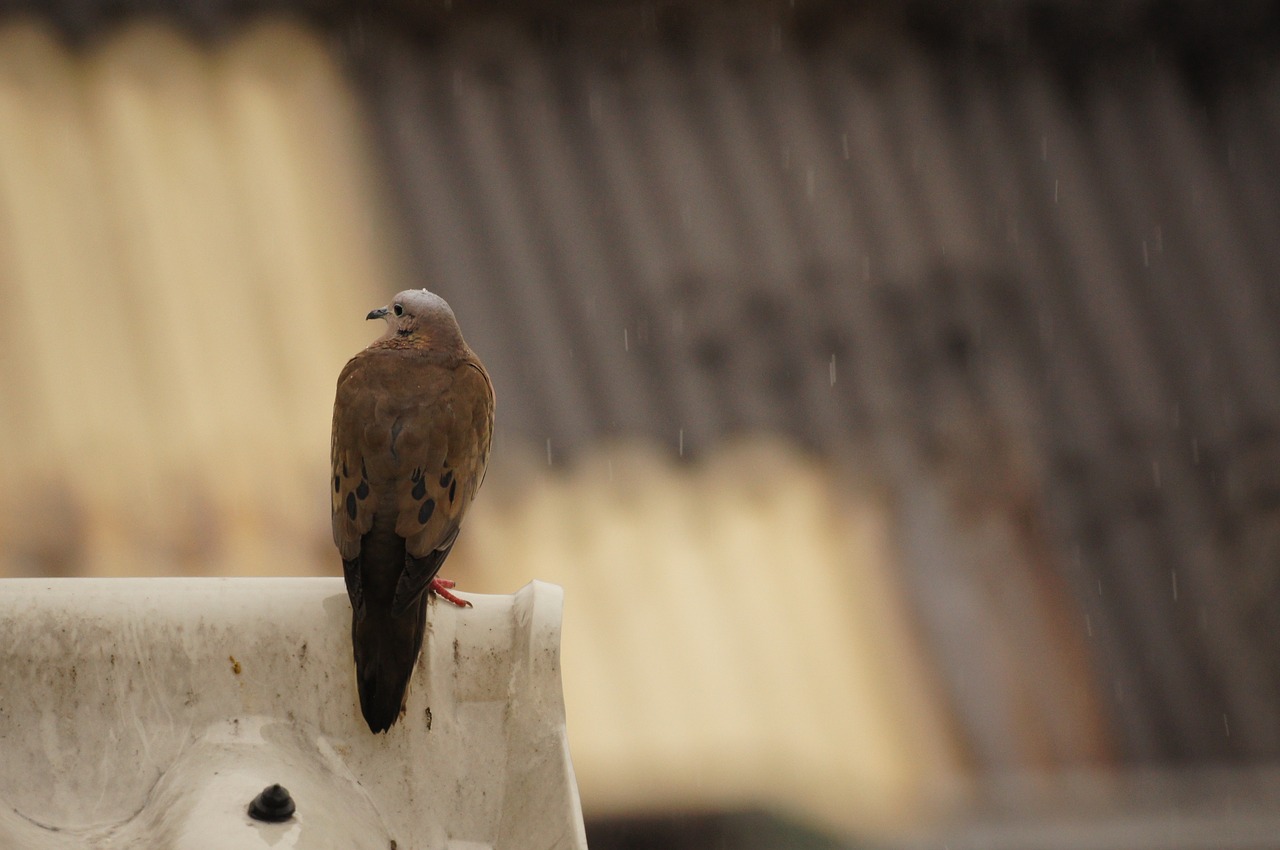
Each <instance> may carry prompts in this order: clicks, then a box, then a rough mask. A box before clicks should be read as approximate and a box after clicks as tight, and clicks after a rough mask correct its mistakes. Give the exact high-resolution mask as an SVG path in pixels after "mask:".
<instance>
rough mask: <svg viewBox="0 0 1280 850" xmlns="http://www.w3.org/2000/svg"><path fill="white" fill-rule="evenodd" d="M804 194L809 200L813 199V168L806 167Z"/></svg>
mask: <svg viewBox="0 0 1280 850" xmlns="http://www.w3.org/2000/svg"><path fill="white" fill-rule="evenodd" d="M804 194H805V197H807V198H808V199H809V200H811V201H812V200H813V169H812V168H806V169H805V171H804Z"/></svg>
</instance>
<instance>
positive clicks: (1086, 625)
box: [1084, 614, 1093, 637]
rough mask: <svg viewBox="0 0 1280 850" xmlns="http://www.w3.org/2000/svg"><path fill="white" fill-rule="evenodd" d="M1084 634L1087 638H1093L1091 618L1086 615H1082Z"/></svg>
mask: <svg viewBox="0 0 1280 850" xmlns="http://www.w3.org/2000/svg"><path fill="white" fill-rule="evenodd" d="M1084 633H1085V634H1086V635H1088V636H1089V637H1093V618H1091V617H1090V616H1089V615H1088V614H1085V615H1084Z"/></svg>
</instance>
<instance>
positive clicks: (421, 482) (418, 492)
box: [413, 478, 427, 499]
mask: <svg viewBox="0 0 1280 850" xmlns="http://www.w3.org/2000/svg"><path fill="white" fill-rule="evenodd" d="M425 495H427V479H425V478H419V479H418V483H417V484H414V485H413V498H415V499H421V498H422V497H423V496H425Z"/></svg>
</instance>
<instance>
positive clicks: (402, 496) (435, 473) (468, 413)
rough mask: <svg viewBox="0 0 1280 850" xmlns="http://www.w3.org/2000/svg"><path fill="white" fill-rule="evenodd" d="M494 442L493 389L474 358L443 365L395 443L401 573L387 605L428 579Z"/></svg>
mask: <svg viewBox="0 0 1280 850" xmlns="http://www.w3.org/2000/svg"><path fill="white" fill-rule="evenodd" d="M492 440H493V387H492V385H491V384H490V382H489V376H488V375H487V374H486V373H485V371H484V368H483V367H482V366H480V364H479V363H478V362H477V361H474V360H470V359H468V360H464V361H462V362H461V363H459V364H458V365H456V366H454V367H453V368H452V369H450V370H449V375H448V382H447V386H446V387H445V388H444V390H443V392H442V393H441V394H440V396H439V397H438V398H437V399H435V400H434V402H433V403H432V404H431V405H430V407H429V409H425V410H424V411H423V412H422V415H419V416H417V417H414V418H413V419H412V420H409V421H406V422H405V423H404V426H403V427H402V428H401V431H400V434H399V438H398V440H397V441H396V444H395V445H396V448H397V454H398V455H399V456H400V457H401V458H402V459H403V460H402V463H403V466H402V467H401V472H402V476H400V477H397V486H396V534H398V535H400V536H401V537H403V538H404V540H405V552H406V554H407V555H408V558H407V559H406V567H405V572H404V574H403V575H401V577H400V582H399V584H398V585H397V588H396V593H395V600H394V601H393V603H392V610H401V609H403V608H407V607H408V606H409V605H410V604H412V603H413V601H414V600H416V599H417V598H418V596H419V595H420V594H421V593H422V591H423V590H424V589H425V588H426V586H427V584H428V583H430V581H431V579H432V578H434V577H435V574H436V573H437V572H438V571H439V569H440V565H441V564H442V563H444V559H445V557H447V556H448V554H449V550H450V549H451V548H452V547H453V541H454V540H455V538H456V537H457V536H458V529H459V528H460V527H461V525H462V519H463V517H464V516H465V514H466V512H467V508H468V507H470V505H471V500H472V499H474V498H475V495H476V491H477V490H479V489H480V483H481V482H482V481H483V480H484V472H485V468H486V466H487V465H488V462H489V447H490V445H491V443H492Z"/></svg>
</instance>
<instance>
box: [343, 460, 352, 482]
mask: <svg viewBox="0 0 1280 850" xmlns="http://www.w3.org/2000/svg"><path fill="white" fill-rule="evenodd" d="M349 475H351V473H350V472H348V471H347V462H346V461H345V460H344V461H343V462H342V477H343V478H346V477H347V476H349Z"/></svg>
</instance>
